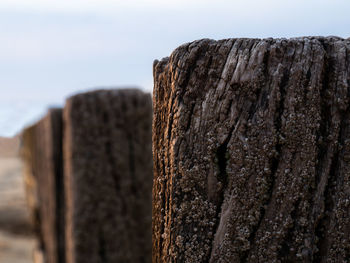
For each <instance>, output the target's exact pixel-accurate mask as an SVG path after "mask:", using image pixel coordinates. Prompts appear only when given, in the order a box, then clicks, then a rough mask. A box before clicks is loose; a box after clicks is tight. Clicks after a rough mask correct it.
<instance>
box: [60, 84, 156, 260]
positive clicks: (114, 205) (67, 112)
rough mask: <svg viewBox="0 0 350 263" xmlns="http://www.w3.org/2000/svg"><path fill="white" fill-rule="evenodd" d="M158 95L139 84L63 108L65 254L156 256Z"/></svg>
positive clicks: (69, 102) (82, 98)
mask: <svg viewBox="0 0 350 263" xmlns="http://www.w3.org/2000/svg"><path fill="white" fill-rule="evenodd" d="M151 119H152V103H151V98H150V95H149V94H145V93H143V92H141V91H139V90H131V89H130V90H112V91H111V90H110V91H108V90H100V91H95V92H88V93H85V94H79V95H76V96H73V97H71V98H69V99H68V100H67V104H66V106H65V108H64V163H65V187H66V194H67V195H66V201H67V221H66V222H67V229H66V231H67V232H66V233H67V262H68V263H85V262H89V263H94V262H123V263H124V262H151V189H152V151H151V125H152V121H151Z"/></svg>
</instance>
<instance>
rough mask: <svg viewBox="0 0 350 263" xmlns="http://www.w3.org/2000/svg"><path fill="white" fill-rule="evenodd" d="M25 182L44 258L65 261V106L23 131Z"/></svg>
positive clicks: (47, 262)
mask: <svg viewBox="0 0 350 263" xmlns="http://www.w3.org/2000/svg"><path fill="white" fill-rule="evenodd" d="M22 138H23V146H22V156H23V158H24V162H25V172H24V173H25V174H24V177H25V182H26V188H27V194H28V200H29V207H30V209H31V213H32V217H33V221H34V225H35V232H36V234H37V237H38V241H39V246H40V248H39V250H41V251H42V253H43V256H44V262H46V263H63V262H65V245H64V240H65V239H64V191H63V171H62V170H63V164H62V110H61V109H52V110H50V111H49V113H48V114H47V115H46V116H45V117H44V118H43V119H42V120H40V121H39V122H38V123H36V124H35V125H33V126H31V127H29V128H27V129H25V130H24V132H23V136H22Z"/></svg>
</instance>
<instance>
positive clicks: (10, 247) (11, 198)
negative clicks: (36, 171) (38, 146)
mask: <svg viewBox="0 0 350 263" xmlns="http://www.w3.org/2000/svg"><path fill="white" fill-rule="evenodd" d="M21 172H22V165H21V161H20V160H19V159H18V158H15V157H12V158H0V262H1V263H29V262H31V263H32V262H33V261H32V251H33V248H34V244H35V241H34V238H33V236H32V233H31V230H30V226H29V222H28V221H29V219H28V211H27V208H26V200H25V192H24V185H23V179H22V174H21Z"/></svg>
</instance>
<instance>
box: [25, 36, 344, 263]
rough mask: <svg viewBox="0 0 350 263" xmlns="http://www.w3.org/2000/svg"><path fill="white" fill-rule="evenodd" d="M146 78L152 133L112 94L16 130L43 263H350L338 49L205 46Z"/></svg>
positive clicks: (286, 42) (286, 44)
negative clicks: (151, 79) (149, 88)
mask: <svg viewBox="0 0 350 263" xmlns="http://www.w3.org/2000/svg"><path fill="white" fill-rule="evenodd" d="M153 70H154V91H153V126H152V129H151V122H152V121H151V118H152V105H151V100H150V97H149V95H146V94H144V93H142V92H140V91H136V90H133V91H126V90H121V91H99V92H93V93H87V94H81V95H77V96H74V97H72V98H71V99H69V100H68V102H67V104H66V106H65V108H64V109H63V117H62V114H61V110H52V111H50V112H49V114H48V115H47V116H46V117H45V118H44V119H43V120H41V121H40V122H39V123H37V124H36V125H34V126H32V127H30V128H28V129H26V130H25V131H24V133H23V140H24V150H25V151H24V153H25V160H26V161H27V169H26V171H27V172H26V173H27V174H26V176H27V178H28V180H27V181H28V182H31V181H35V183H27V185H28V186H29V187H28V188H29V190H32V191H28V192H29V193H30V192H32V193H33V192H34V193H35V192H37V193H38V198H37V199H36V198H29V200H32V201H31V205H32V206H33V207H35V209H36V210H35V209H32V210H33V211H37V212H35V213H33V214H34V215H35V216H34V218H35V220H37V222H38V224H37V225H38V227H37V232H38V233H39V237H40V242H41V243H40V244H41V249H42V251H43V252H44V253H43V254H44V257H45V259H46V260H47V261H46V262H48V263H51V262H67V263H76V262H77V263H82V262H92V263H95V262H101V263H105V262H151V261H152V262H153V263H160V262H162V263H163V262H164V263H165V262H178V263H181V262H186V263H187V262H188V263H190V262H191V263H192V262H193V263H195V262H205V263H207V262H210V263H214V262H220V263H221V262H222V263H228V262H243V263H245V262H349V261H350V139H349V138H350V107H349V106H350V40H349V39H348V40H347V39H341V38H337V37H328V38H323V37H307V38H295V39H226V40H220V41H214V40H208V39H204V40H200V41H195V42H192V43H188V44H185V45H182V46H180V47H179V48H177V49H176V50H175V51H174V52H173V53H172V54H171V56H170V57H168V58H164V59H163V60H161V61H155V63H154V67H153ZM151 136H152V137H153V138H152V143H153V144H152V145H153V146H151ZM151 147H153V172H152V151H151ZM28 167H29V168H28ZM62 167H64V169H62ZM152 174H153V176H152ZM152 179H153V190H151V188H152ZM35 185H36V188H37V190H33V189H34V188H35ZM151 192H152V198H151ZM151 203H152V206H153V208H152V209H151ZM151 217H152V218H151ZM151 221H152V231H151ZM151 232H152V234H151ZM151 235H152V238H151ZM151 247H152V248H151ZM151 250H152V253H151Z"/></svg>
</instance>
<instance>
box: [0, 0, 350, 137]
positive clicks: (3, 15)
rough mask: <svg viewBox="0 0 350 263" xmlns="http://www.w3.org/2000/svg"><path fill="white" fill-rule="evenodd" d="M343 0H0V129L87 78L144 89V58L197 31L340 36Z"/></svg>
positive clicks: (14, 127) (347, 23)
mask: <svg viewBox="0 0 350 263" xmlns="http://www.w3.org/2000/svg"><path fill="white" fill-rule="evenodd" d="M349 10H350V1H348V0H343V1H337V0H333V1H332V0H294V1H289V0H287V1H286V0H285V1H281V0H266V1H264V0H237V1H233V0H231V1H228V0H216V1H208V0H194V1H191V0H168V1H166V0H164V1H161V0H149V1H146V0H144V1H142V0H137V1H130V0H129V1H117V0H31V1H28V0H1V1H0V32H1V34H0V88H1V91H2V93H1V94H2V95H1V96H0V136H12V135H14V134H15V133H17V132H19V131H20V130H21V129H22V128H23V126H24V125H27V124H28V123H30V122H32V121H34V120H35V119H38V118H39V117H40V116H41V115H42V114H43V113H44V112H45V111H46V108H47V107H48V106H51V105H53V106H55V105H62V104H63V102H64V100H65V98H66V97H67V96H69V95H71V94H74V93H77V92H80V91H84V90H86V89H93V88H95V87H111V86H116V87H119V86H139V87H140V88H142V89H144V90H146V91H151V90H152V86H153V83H152V82H153V79H152V63H153V60H154V59H160V58H162V57H165V56H168V55H170V53H171V51H172V50H173V49H175V48H176V47H177V46H179V45H181V44H183V43H185V42H189V41H192V40H195V39H199V38H213V39H222V38H230V37H260V38H262V37H295V36H304V35H323V36H327V35H337V36H341V37H344V38H346V37H350V17H349V15H348V13H349Z"/></svg>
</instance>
